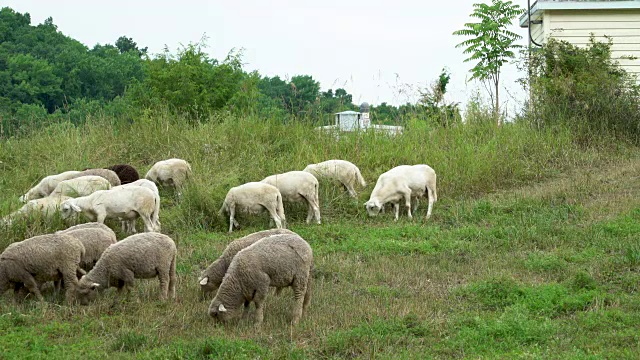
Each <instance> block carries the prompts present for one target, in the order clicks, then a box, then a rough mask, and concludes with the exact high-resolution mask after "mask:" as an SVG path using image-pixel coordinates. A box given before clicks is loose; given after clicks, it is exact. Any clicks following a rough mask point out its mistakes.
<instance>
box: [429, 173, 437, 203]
mask: <svg viewBox="0 0 640 360" xmlns="http://www.w3.org/2000/svg"><path fill="white" fill-rule="evenodd" d="M428 190H431V194H430V195H432V196H433V202H436V201H438V191H437V190H436V175H435V174H434V175H433V179H431V180H430V181H429V185H428Z"/></svg>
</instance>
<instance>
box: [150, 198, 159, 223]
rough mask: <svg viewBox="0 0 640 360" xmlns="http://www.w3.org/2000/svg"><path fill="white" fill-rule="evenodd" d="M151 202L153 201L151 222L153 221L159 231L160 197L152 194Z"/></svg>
mask: <svg viewBox="0 0 640 360" xmlns="http://www.w3.org/2000/svg"><path fill="white" fill-rule="evenodd" d="M153 202H154V203H155V209H154V211H153V213H152V214H151V222H153V225H154V226H157V227H158V231H160V198H159V197H157V196H154V197H153Z"/></svg>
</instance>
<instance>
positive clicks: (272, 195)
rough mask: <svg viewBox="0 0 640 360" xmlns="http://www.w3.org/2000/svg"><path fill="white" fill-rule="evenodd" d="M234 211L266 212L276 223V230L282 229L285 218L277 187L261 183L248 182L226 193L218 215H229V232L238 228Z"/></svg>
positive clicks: (280, 195)
mask: <svg viewBox="0 0 640 360" xmlns="http://www.w3.org/2000/svg"><path fill="white" fill-rule="evenodd" d="M236 209H237V210H238V211H244V212H246V213H250V214H256V213H259V212H262V211H263V210H265V209H266V210H267V211H268V212H269V214H270V215H271V218H272V219H273V221H274V222H275V223H276V228H278V229H282V228H283V226H284V222H285V221H286V218H285V216H284V207H283V206H282V194H280V190H278V188H277V187H275V186H273V185H269V184H264V183H261V182H249V183H246V184H243V185H240V186H236V187H233V188H231V189H230V190H229V192H227V196H226V197H225V198H224V202H223V204H222V207H221V208H220V211H219V212H218V213H219V214H222V213H224V212H226V213H228V214H229V232H232V231H233V227H234V226H236V227H239V226H240V224H238V221H236V219H235V215H236Z"/></svg>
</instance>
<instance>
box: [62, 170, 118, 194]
mask: <svg viewBox="0 0 640 360" xmlns="http://www.w3.org/2000/svg"><path fill="white" fill-rule="evenodd" d="M109 189H111V184H110V183H109V181H108V180H107V179H105V178H103V177H102V176H95V175H87V176H80V177H77V178H73V179H69V180H64V181H61V182H60V183H58V186H56V188H55V189H54V190H53V191H52V192H51V195H49V196H59V195H65V196H71V197H78V196H87V195H90V194H91V193H94V192H96V191H98V190H109Z"/></svg>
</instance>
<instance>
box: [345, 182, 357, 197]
mask: <svg viewBox="0 0 640 360" xmlns="http://www.w3.org/2000/svg"><path fill="white" fill-rule="evenodd" d="M344 188H345V189H347V191H348V192H349V195H350V196H351V197H352V198H354V199H355V198H357V197H358V194H356V191H355V190H354V188H353V186H351V184H344Z"/></svg>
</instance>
